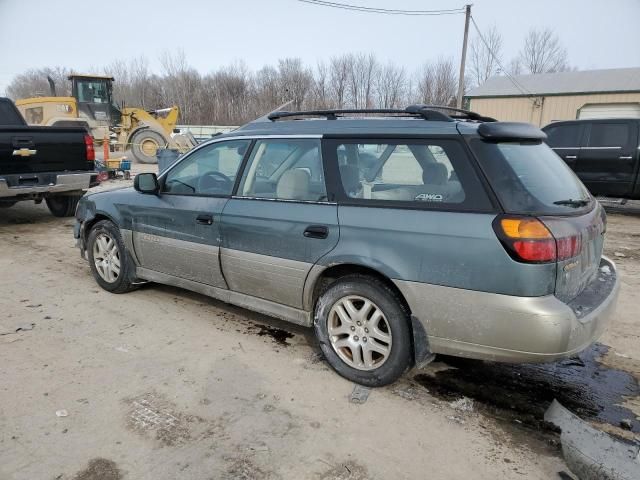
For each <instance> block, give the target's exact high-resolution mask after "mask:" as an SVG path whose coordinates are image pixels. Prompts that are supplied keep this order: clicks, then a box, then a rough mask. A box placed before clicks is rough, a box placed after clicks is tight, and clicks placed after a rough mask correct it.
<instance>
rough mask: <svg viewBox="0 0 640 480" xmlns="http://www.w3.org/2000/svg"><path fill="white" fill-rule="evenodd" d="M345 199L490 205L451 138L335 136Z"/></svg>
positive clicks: (433, 205)
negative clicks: (359, 137)
mask: <svg viewBox="0 0 640 480" xmlns="http://www.w3.org/2000/svg"><path fill="white" fill-rule="evenodd" d="M328 150H329V151H330V153H331V154H332V156H333V155H335V157H336V158H337V164H338V174H339V178H340V184H341V187H342V190H343V192H344V199H345V200H346V201H348V202H350V203H362V204H375V203H378V204H382V203H388V204H390V205H392V204H398V205H401V204H406V205H413V206H421V207H426V208H445V209H451V208H452V209H463V210H468V209H474V210H476V209H477V210H487V211H488V210H491V203H490V201H489V199H488V198H487V197H486V194H485V192H484V190H483V188H482V185H481V184H480V181H479V180H478V178H477V176H476V173H475V171H474V169H473V167H472V166H471V165H470V164H469V158H468V156H467V155H466V152H465V150H464V148H463V146H462V145H461V144H460V143H459V142H457V141H454V140H444V139H442V140H441V139H434V140H424V141H422V140H416V141H410V142H408V141H393V142H391V141H387V140H385V141H373V140H368V139H367V140H350V141H339V140H333V141H331V143H330V144H329V146H328Z"/></svg>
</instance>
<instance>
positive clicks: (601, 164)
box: [542, 118, 640, 200]
mask: <svg viewBox="0 0 640 480" xmlns="http://www.w3.org/2000/svg"><path fill="white" fill-rule="evenodd" d="M542 130H544V132H545V133H546V134H547V143H548V144H549V146H550V147H551V148H553V150H554V151H555V152H556V153H557V154H558V155H560V157H562V159H563V160H564V161H565V162H566V163H567V165H569V167H571V169H572V170H573V171H574V172H576V174H577V175H578V177H580V180H582V182H583V183H584V184H585V185H586V187H587V188H588V189H589V190H590V191H591V193H592V194H593V195H603V196H607V197H618V198H627V199H633V200H638V199H640V179H639V177H638V174H639V171H640V147H639V144H640V138H639V135H640V118H615V119H593V120H571V121H567V122H553V123H550V124H549V125H547V126H546V127H544V128H543V129H542Z"/></svg>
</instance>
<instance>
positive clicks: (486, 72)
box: [469, 25, 502, 86]
mask: <svg viewBox="0 0 640 480" xmlns="http://www.w3.org/2000/svg"><path fill="white" fill-rule="evenodd" d="M484 40H485V41H486V44H485V42H483V41H482V39H481V38H480V37H479V36H478V37H476V38H475V39H474V40H473V42H472V43H471V52H470V53H471V55H470V57H471V58H470V59H469V60H470V62H469V63H470V65H469V74H470V79H471V81H470V83H471V84H472V85H473V86H478V85H482V84H483V83H484V82H486V81H487V79H488V78H489V77H492V76H494V75H497V74H498V73H499V71H500V66H499V65H498V64H499V63H500V62H501V57H502V36H501V35H500V33H499V32H498V29H497V28H496V26H495V25H493V26H491V27H490V28H489V29H488V30H487V31H486V33H485V35H484Z"/></svg>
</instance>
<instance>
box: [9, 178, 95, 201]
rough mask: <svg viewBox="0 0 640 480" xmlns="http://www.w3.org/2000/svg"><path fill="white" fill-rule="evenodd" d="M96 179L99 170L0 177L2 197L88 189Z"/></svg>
mask: <svg viewBox="0 0 640 480" xmlns="http://www.w3.org/2000/svg"><path fill="white" fill-rule="evenodd" d="M96 179H97V172H65V173H36V174H23V175H7V176H3V177H0V198H9V197H22V196H26V197H28V196H34V195H42V194H44V193H62V192H71V191H76V190H86V189H88V188H89V187H91V186H93V184H95V183H96V181H97V180H96Z"/></svg>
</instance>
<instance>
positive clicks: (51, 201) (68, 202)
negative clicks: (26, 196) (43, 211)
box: [45, 194, 82, 217]
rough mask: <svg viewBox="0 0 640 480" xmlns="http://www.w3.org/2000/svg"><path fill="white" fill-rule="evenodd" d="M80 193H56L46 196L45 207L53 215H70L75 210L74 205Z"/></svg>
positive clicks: (78, 199) (76, 203)
mask: <svg viewBox="0 0 640 480" xmlns="http://www.w3.org/2000/svg"><path fill="white" fill-rule="evenodd" d="M81 197H82V194H80V195H77V194H76V195H56V196H53V197H47V198H46V199H45V202H47V207H48V208H49V211H50V212H51V214H52V215H53V216H54V217H71V216H73V214H74V213H75V211H76V206H77V205H78V202H79V201H80V198H81Z"/></svg>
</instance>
